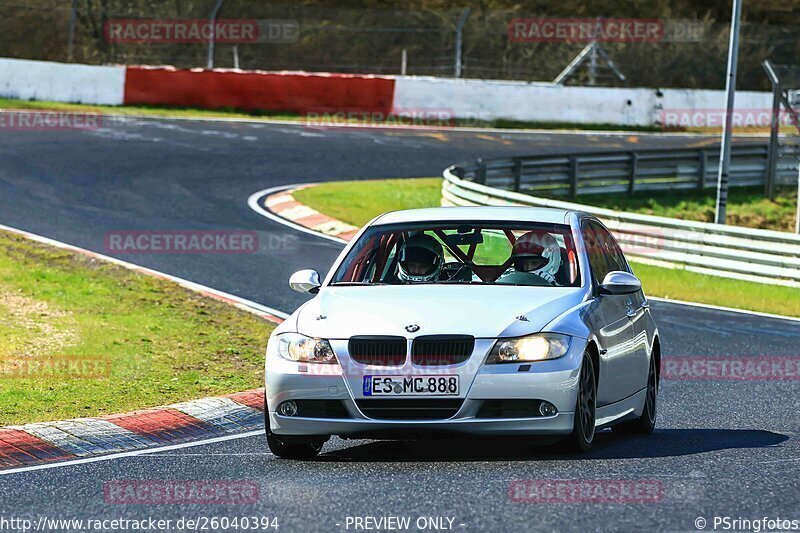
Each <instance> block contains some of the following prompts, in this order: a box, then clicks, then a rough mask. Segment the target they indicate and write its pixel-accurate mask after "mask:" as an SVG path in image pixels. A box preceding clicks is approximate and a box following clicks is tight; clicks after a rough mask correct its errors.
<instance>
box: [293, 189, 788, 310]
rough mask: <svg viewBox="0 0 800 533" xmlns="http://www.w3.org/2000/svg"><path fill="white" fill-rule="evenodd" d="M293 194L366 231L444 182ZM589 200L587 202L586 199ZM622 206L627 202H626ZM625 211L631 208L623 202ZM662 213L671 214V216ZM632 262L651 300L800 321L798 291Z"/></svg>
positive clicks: (437, 192) (431, 195)
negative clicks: (374, 220)
mask: <svg viewBox="0 0 800 533" xmlns="http://www.w3.org/2000/svg"><path fill="white" fill-rule="evenodd" d="M293 195H294V196H295V198H297V200H298V201H300V202H301V203H304V204H307V205H309V206H311V207H313V208H314V209H316V210H317V211H320V212H321V213H325V214H327V215H330V216H332V217H334V218H338V219H339V220H343V221H345V222H348V223H350V224H354V225H357V226H361V225H363V224H365V223H366V222H368V221H369V220H371V219H372V218H373V217H375V216H376V215H379V214H381V213H383V212H386V211H393V210H398V209H410V208H415V207H435V206H438V205H440V201H441V180H440V179H438V178H418V179H402V180H370V181H349V182H336V183H325V184H322V185H316V186H313V187H309V188H306V189H302V190H300V191H297V192H295V193H293ZM682 196H683V193H682ZM686 196H689V195H688V194H687V195H686ZM732 196H734V197H735V198H736V201H737V202H740V201H741V198H748V197H749V196H748V193H743V194H742V195H741V196H739V193H738V192H734V193H733V194H732ZM587 198H588V197H581V199H580V200H581V201H584V200H585V199H587ZM619 201H620V202H623V201H624V199H621V200H619ZM619 206H620V207H626V208H627V207H629V206H628V205H627V204H625V205H623V204H622V203H620V204H619ZM728 209H729V213H730V212H736V211H737V210H738V209H744V207H743V206H737V204H736V203H734V205H733V206H731V205H729V207H728ZM658 214H666V211H664V212H662V213H658ZM632 263H633V267H634V270H635V272H636V275H637V276H638V277H639V278H641V280H642V283H643V284H644V288H645V291H646V292H647V294H648V295H650V296H660V297H664V298H673V299H676V300H685V301H689V302H698V303H705V304H711V305H721V306H725V307H733V308H738V309H747V310H750V311H760V312H764V313H775V314H780V315H789V316H798V317H800V289H798V288H792V287H783V286H778V285H767V284H762V283H753V282H747V281H738V280H732V279H727V278H722V277H719V276H709V275H705V274H699V273H696V272H691V271H687V270H683V269H677V268H676V269H671V268H664V267H659V266H652V265H647V264H643V263H637V262H635V261H632Z"/></svg>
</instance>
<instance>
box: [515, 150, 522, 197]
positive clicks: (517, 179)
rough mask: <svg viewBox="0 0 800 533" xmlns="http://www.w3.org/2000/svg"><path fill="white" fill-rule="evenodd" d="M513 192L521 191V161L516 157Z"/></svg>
mask: <svg viewBox="0 0 800 533" xmlns="http://www.w3.org/2000/svg"><path fill="white" fill-rule="evenodd" d="M514 190H515V191H517V192H519V191H521V190H522V160H521V159H519V158H518V157H515V158H514Z"/></svg>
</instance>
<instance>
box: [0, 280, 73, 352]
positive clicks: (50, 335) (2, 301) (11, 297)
mask: <svg viewBox="0 0 800 533" xmlns="http://www.w3.org/2000/svg"><path fill="white" fill-rule="evenodd" d="M0 308H2V309H3V310H4V312H5V314H6V315H7V317H8V318H9V320H10V321H11V323H13V324H14V327H15V329H19V330H22V331H23V333H22V335H21V339H20V343H19V344H20V345H21V346H18V347H17V348H16V349H15V350H14V351H15V352H18V353H11V354H5V355H6V356H11V357H25V358H27V357H31V358H34V357H41V356H53V355H57V354H59V353H60V352H61V350H62V349H63V348H64V347H65V346H68V345H70V344H74V343H75V342H76V341H77V340H78V335H77V334H76V333H75V331H73V330H72V329H71V328H64V327H63V326H57V325H56V324H54V321H59V322H61V323H62V324H63V322H64V319H69V317H70V314H69V313H66V312H64V311H60V310H58V309H53V308H51V307H50V306H49V305H48V304H47V303H45V302H43V301H41V300H35V299H33V298H30V297H28V296H25V295H23V294H21V293H19V292H13V291H8V290H3V289H0Z"/></svg>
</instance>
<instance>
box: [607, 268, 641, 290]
mask: <svg viewBox="0 0 800 533" xmlns="http://www.w3.org/2000/svg"><path fill="white" fill-rule="evenodd" d="M641 289H642V282H641V281H639V278H637V277H636V276H634V275H633V274H631V273H630V272H623V271H621V270H615V271H613V272H609V273H608V274H606V277H605V278H603V283H601V284H600V294H632V293H634V292H639V291H640V290H641Z"/></svg>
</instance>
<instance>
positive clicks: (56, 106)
mask: <svg viewBox="0 0 800 533" xmlns="http://www.w3.org/2000/svg"><path fill="white" fill-rule="evenodd" d="M0 109H8V110H31V111H37V110H38V111H63V112H72V113H103V114H115V115H144V116H153V117H183V118H198V119H202V118H244V119H256V120H257V119H264V120H267V119H269V120H289V121H297V122H302V121H305V120H306V119H307V117H306V116H305V115H303V114H300V113H287V112H282V111H268V110H243V109H232V108H221V109H196V108H188V107H175V106H157V105H138V106H136V105H134V106H114V105H93V104H69V103H63V102H48V101H33V100H14V99H10V98H0ZM354 115H355V116H353V117H349V118H348V117H346V116H345V115H344V114H341V115H339V114H336V113H327V114H325V113H320V114H315V115H314V116H312V117H311V118H310V119H309V120H310V121H312V124H310V125H309V127H325V126H326V125H330V126H339V125H342V124H343V123H345V122H347V123H352V124H353V125H358V124H360V123H364V121H365V120H367V121H369V124H376V125H380V124H383V125H385V126H387V127H391V126H414V125H419V126H426V125H427V126H439V127H444V128H447V127H454V126H458V127H471V128H486V129H493V128H501V129H547V130H590V131H608V130H624V131H655V132H657V131H663V130H662V129H661V128H658V127H655V126H621V125H617V124H572V123H569V122H530V121H522V120H509V119H497V120H477V119H455V120H444V121H443V122H439V123H435V122H428V123H424V124H414V123H412V124H409V123H408V119H402V118H397V117H386V120H383V121H381V120H378V119H376V116H377V115H376V114H367V116H366V118H362V117H360V116H359V114H357V113H356V114H354Z"/></svg>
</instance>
